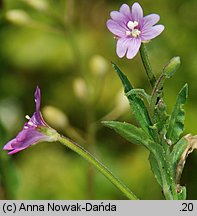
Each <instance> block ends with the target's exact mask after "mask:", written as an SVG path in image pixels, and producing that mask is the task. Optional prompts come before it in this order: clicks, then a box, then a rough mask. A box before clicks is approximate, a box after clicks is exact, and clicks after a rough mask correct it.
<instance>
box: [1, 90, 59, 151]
mask: <svg viewBox="0 0 197 216" xmlns="http://www.w3.org/2000/svg"><path fill="white" fill-rule="evenodd" d="M40 100H41V95H40V89H39V87H37V88H36V91H35V102H36V111H35V112H34V114H33V115H32V117H31V118H30V117H29V116H27V119H28V122H26V123H25V125H24V127H23V129H22V131H20V132H19V133H18V135H17V136H16V138H14V139H12V140H11V141H9V142H8V143H7V144H6V145H5V146H4V148H3V150H7V151H10V152H9V153H8V154H15V153H17V152H19V151H21V150H23V149H26V148H28V147H29V146H31V145H33V144H36V143H38V142H43V141H47V142H53V141H56V140H57V139H56V137H55V136H53V134H54V133H55V130H54V129H52V128H50V127H49V126H48V125H47V123H46V122H45V121H44V119H43V118H42V115H41V113H40ZM41 130H44V131H46V130H47V131H48V134H50V135H49V136H48V135H45V134H43V133H42V132H41Z"/></svg>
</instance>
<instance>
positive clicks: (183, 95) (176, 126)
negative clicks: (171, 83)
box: [166, 84, 188, 144]
mask: <svg viewBox="0 0 197 216" xmlns="http://www.w3.org/2000/svg"><path fill="white" fill-rule="evenodd" d="M187 96H188V85H187V84H185V85H184V86H183V88H182V89H181V91H180V92H179V94H178V97H177V100H176V104H175V106H174V109H173V111H172V114H171V116H170V120H169V126H168V128H167V134H166V138H167V139H169V140H171V141H172V144H174V143H176V142H177V141H178V140H179V136H180V134H181V133H182V132H183V129H184V120H185V111H184V109H183V105H184V104H185V102H186V99H187Z"/></svg>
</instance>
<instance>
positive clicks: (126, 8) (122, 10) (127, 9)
mask: <svg viewBox="0 0 197 216" xmlns="http://www.w3.org/2000/svg"><path fill="white" fill-rule="evenodd" d="M120 13H122V14H124V15H125V16H126V17H128V18H131V10H130V7H129V6H128V5H127V4H123V5H122V6H121V7H120Z"/></svg>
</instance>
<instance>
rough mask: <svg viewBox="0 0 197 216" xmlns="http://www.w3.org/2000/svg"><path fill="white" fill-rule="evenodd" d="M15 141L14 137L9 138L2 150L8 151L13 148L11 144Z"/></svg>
mask: <svg viewBox="0 0 197 216" xmlns="http://www.w3.org/2000/svg"><path fill="white" fill-rule="evenodd" d="M15 142H16V139H12V140H10V141H9V142H8V143H7V144H6V145H5V146H4V147H3V150H7V151H10V150H13V149H14V148H13V147H12V144H13V143H15Z"/></svg>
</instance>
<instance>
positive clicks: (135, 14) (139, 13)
mask: <svg viewBox="0 0 197 216" xmlns="http://www.w3.org/2000/svg"><path fill="white" fill-rule="evenodd" d="M131 15H132V18H133V21H137V22H140V21H141V19H142V18H143V10H142V7H141V6H140V4H139V3H137V2H135V3H134V4H133V5H132V10H131Z"/></svg>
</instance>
